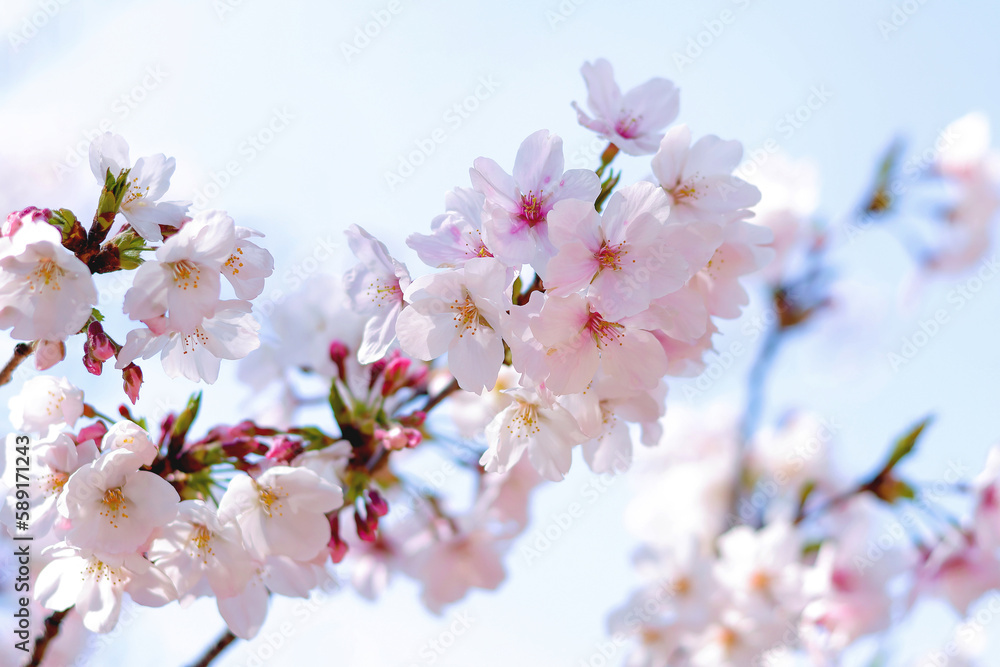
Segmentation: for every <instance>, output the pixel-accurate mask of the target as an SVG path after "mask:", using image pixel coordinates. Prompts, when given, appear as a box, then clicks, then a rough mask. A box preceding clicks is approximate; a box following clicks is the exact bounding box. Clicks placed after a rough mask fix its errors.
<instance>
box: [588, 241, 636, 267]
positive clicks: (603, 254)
mask: <svg viewBox="0 0 1000 667" xmlns="http://www.w3.org/2000/svg"><path fill="white" fill-rule="evenodd" d="M627 252H628V251H626V250H622V247H621V246H620V245H608V242H607V241H605V242H604V243H603V244H601V249H600V250H598V251H597V254H596V255H594V259H596V260H597V263H598V264H599V265H600V267H601V270H602V271H603V270H604V269H611V270H612V271H617V270H619V269H620V268H621V263H622V255H624V254H626V253H627Z"/></svg>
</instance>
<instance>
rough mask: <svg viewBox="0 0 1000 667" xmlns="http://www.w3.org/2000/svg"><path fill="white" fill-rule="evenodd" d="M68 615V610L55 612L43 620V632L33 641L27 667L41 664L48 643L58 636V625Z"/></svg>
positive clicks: (36, 666)
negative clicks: (33, 644)
mask: <svg viewBox="0 0 1000 667" xmlns="http://www.w3.org/2000/svg"><path fill="white" fill-rule="evenodd" d="M68 613H69V609H67V610H65V611H56V612H53V613H52V615H51V616H49V617H48V618H46V619H45V632H43V633H42V634H40V635H39V636H38V637H37V638H36V639H35V646H34V647H33V648H32V650H31V662H29V663H28V667H38V666H39V665H41V664H42V660H44V659H45V651H46V650H47V649H48V648H49V643H50V642H51V641H52V640H53V639H55V638H56V635H58V634H59V625H60V624H61V623H62V622H63V619H64V618H66V615H67V614H68Z"/></svg>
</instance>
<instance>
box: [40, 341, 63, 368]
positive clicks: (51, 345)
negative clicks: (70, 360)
mask: <svg viewBox="0 0 1000 667" xmlns="http://www.w3.org/2000/svg"><path fill="white" fill-rule="evenodd" d="M65 358H66V344H65V343H63V342H62V341H61V340H41V341H38V346H37V347H35V368H36V369H38V370H40V371H47V370H48V369H50V368H52V367H53V366H55V365H56V364H58V363H59V362H60V361H62V360H63V359H65Z"/></svg>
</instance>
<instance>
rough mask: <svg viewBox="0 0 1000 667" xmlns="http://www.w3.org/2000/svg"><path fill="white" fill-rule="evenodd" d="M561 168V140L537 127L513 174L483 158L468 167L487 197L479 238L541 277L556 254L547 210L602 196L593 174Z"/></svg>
mask: <svg viewBox="0 0 1000 667" xmlns="http://www.w3.org/2000/svg"><path fill="white" fill-rule="evenodd" d="M563 166H564V160H563V152H562V139H560V138H559V137H557V136H555V135H552V134H549V132H548V130H539V131H538V132H535V133H534V134H532V135H531V136H529V137H528V138H527V139H525V140H524V142H523V143H522V144H521V147H520V148H519V149H518V151H517V157H516V158H515V159H514V173H513V176H511V175H510V174H508V173H507V172H505V171H504V170H503V168H501V167H500V165H498V164H497V163H496V162H494V161H493V160H491V159H489V158H485V157H481V158H478V159H476V161H475V163H474V167H473V168H472V169H470V170H469V175H470V176H471V178H472V187H473V188H475V190H476V191H477V192H480V193H482V194H483V195H485V198H486V203H485V205H484V209H483V239H484V241H485V242H486V246H487V247H489V248H490V250H491V251H492V252H493V255H494V256H495V257H497V258H498V259H499V260H501V261H502V262H504V263H505V264H508V265H510V266H519V265H521V264H531V266H532V268H534V269H535V271H537V272H538V273H539V274H541V275H542V276H543V277H544V275H545V266H546V264H547V263H548V260H549V258H550V257H551V256H552V255H553V252H554V249H553V247H552V245H551V243H550V242H549V235H548V222H547V220H548V215H549V211H551V210H552V207H553V206H555V204H556V202H558V201H562V200H565V199H579V200H582V201H588V202H591V203H593V202H594V200H596V199H597V195H598V194H600V191H601V184H600V179H599V178H598V176H597V174H595V173H594V172H592V171H589V170H586V169H571V170H569V171H566V172H563Z"/></svg>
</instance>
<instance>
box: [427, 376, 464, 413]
mask: <svg viewBox="0 0 1000 667" xmlns="http://www.w3.org/2000/svg"><path fill="white" fill-rule="evenodd" d="M456 391H458V380H456V379H454V378H452V380H451V382H449V383H448V386H447V387H445V388H444V389H442V390H441V391H439V392H438V393H436V394H434V395H433V396H431V397H430V398H429V399H427V403H425V404H424V407H423V408H421V410H423V412H430V411H431V410H432V409H434V407H435V406H436V405H437V404H438V403H440V402H441V401H443V400H444V399H446V398H448V396H449V395H451V394H453V393H455V392H456Z"/></svg>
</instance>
